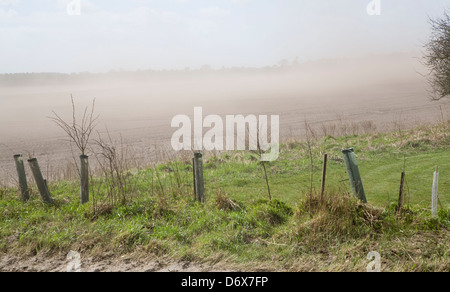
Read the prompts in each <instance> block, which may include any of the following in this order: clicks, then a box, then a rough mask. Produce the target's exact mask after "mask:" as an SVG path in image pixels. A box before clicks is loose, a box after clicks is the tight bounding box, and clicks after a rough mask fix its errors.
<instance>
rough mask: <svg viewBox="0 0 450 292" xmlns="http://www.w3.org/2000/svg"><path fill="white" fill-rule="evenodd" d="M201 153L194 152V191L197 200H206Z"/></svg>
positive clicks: (202, 201)
mask: <svg viewBox="0 0 450 292" xmlns="http://www.w3.org/2000/svg"><path fill="white" fill-rule="evenodd" d="M202 157H203V155H202V154H201V153H195V154H194V191H195V196H196V199H197V201H199V202H201V203H205V202H206V197H205V183H204V180H203V159H202Z"/></svg>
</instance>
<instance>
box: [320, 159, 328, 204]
mask: <svg viewBox="0 0 450 292" xmlns="http://www.w3.org/2000/svg"><path fill="white" fill-rule="evenodd" d="M327 163H328V154H325V155H324V157H323V169H322V189H321V191H320V202H321V203H323V197H324V194H325V182H326V178H327Z"/></svg>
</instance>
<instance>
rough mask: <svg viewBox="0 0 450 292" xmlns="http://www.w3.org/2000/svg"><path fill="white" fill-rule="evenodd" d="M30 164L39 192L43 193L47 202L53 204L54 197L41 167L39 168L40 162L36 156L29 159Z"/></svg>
mask: <svg viewBox="0 0 450 292" xmlns="http://www.w3.org/2000/svg"><path fill="white" fill-rule="evenodd" d="M28 163H29V164H30V168H31V172H32V173H33V177H34V180H35V181H36V184H37V187H38V189H39V193H40V194H41V197H42V200H43V201H44V202H45V203H48V204H51V203H52V199H51V198H50V194H49V192H48V188H47V186H46V183H45V181H44V177H43V176H42V172H41V169H40V168H39V164H38V161H37V159H36V158H32V159H30V160H28Z"/></svg>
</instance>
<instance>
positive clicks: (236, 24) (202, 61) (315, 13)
mask: <svg viewBox="0 0 450 292" xmlns="http://www.w3.org/2000/svg"><path fill="white" fill-rule="evenodd" d="M77 1H79V3H80V7H81V10H80V15H72V14H74V13H75V14H77V13H76V12H77V11H76V9H75V8H76V7H77V6H76V5H72V6H70V4H74V3H75V4H76V2H77ZM370 2H371V0H334V1H331V0H126V1H124V0H0V73H24V72H61V73H71V72H86V71H89V72H107V71H110V70H120V69H123V70H139V69H140V70H146V69H155V70H161V69H175V70H182V69H186V68H191V69H197V68H200V67H201V66H203V65H209V66H211V67H213V68H222V67H235V66H239V67H240V66H244V67H264V66H271V65H275V64H277V63H278V62H279V61H280V60H283V59H286V60H290V61H292V60H295V59H297V60H298V61H299V62H306V61H310V60H318V59H323V58H342V57H353V56H361V55H365V54H373V53H392V52H411V51H419V50H421V49H422V47H423V44H424V43H425V42H426V41H427V39H428V38H429V35H430V25H429V23H428V19H429V17H433V18H436V17H440V16H442V15H443V12H444V11H445V9H449V8H450V0H446V1H444V0H379V2H380V4H381V6H380V7H381V9H380V15H369V14H368V12H367V6H368V5H369V3H370ZM68 5H69V8H70V7H71V8H72V9H68Z"/></svg>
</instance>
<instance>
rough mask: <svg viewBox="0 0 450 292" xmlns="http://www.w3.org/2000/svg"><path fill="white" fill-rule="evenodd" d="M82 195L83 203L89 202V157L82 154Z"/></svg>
mask: <svg viewBox="0 0 450 292" xmlns="http://www.w3.org/2000/svg"><path fill="white" fill-rule="evenodd" d="M80 161H81V164H80V174H81V175H80V180H81V185H80V196H81V204H86V203H87V202H89V157H88V156H86V155H81V156H80Z"/></svg>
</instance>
